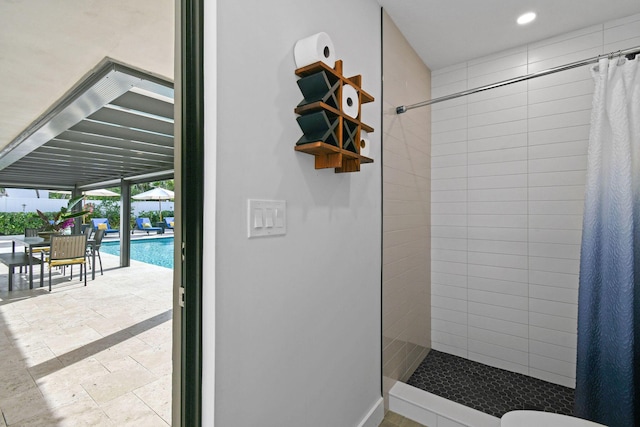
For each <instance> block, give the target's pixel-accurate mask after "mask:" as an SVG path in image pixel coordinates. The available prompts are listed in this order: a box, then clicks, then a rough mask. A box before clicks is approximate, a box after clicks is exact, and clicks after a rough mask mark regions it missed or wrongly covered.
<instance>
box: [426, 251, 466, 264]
mask: <svg viewBox="0 0 640 427" xmlns="http://www.w3.org/2000/svg"><path fill="white" fill-rule="evenodd" d="M431 259H432V260H434V261H451V262H460V263H466V262H467V251H455V250H449V249H440V248H431Z"/></svg>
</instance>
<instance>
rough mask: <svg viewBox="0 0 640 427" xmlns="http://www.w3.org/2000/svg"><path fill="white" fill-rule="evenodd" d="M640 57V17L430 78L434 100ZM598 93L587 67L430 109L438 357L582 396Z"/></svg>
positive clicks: (434, 313) (434, 342) (467, 64)
mask: <svg viewBox="0 0 640 427" xmlns="http://www.w3.org/2000/svg"><path fill="white" fill-rule="evenodd" d="M638 45H640V15H634V16H631V17H627V18H625V19H621V20H617V21H614V22H608V23H605V24H602V25H596V26H593V27H590V28H586V29H583V30H580V31H574V32H571V33H568V34H565V35H563V36H560V37H555V38H553V39H548V40H545V41H542V42H539V43H534V44H530V45H527V46H523V47H520V48H517V49H513V50H509V51H505V52H502V53H500V54H497V55H492V56H489V57H484V58H480V59H476V60H473V61H468V62H465V63H463V64H459V65H456V66H452V67H448V68H446V69H442V70H437V71H434V72H433V73H432V97H434V98H435V97H439V96H443V95H446V94H449V93H454V92H458V91H461V90H465V89H470V88H474V87H478V86H482V85H485V84H489V83H494V82H497V81H501V80H505V79H509V78H512V77H517V76H521V75H525V74H529V73H532V72H535V71H540V70H544V69H548V68H551V67H555V66H558V65H563V64H567V63H570V62H574V61H577V60H581V59H585V58H589V57H593V56H596V55H599V54H602V53H608V52H611V51H615V50H618V49H625V48H630V47H634V46H638ZM592 93H593V81H592V78H591V74H590V67H588V66H587V67H582V68H576V69H573V70H570V71H564V72H560V73H557V74H553V75H550V76H546V77H540V78H536V79H533V80H529V81H526V82H521V83H517V84H513V85H510V86H505V87H502V88H498V89H492V90H489V91H486V92H481V93H477V94H474V95H471V96H467V97H463V98H458V99H455V100H452V101H446V102H442V103H439V104H434V105H433V107H432V120H433V121H432V164H431V166H432V170H431V178H432V183H431V185H432V193H431V202H432V203H431V210H432V217H431V221H432V227H431V245H432V257H431V259H432V262H431V268H432V274H431V281H432V285H431V286H432V298H431V310H432V345H433V348H434V349H437V350H441V351H444V352H448V353H452V354H455V355H458V356H462V357H467V358H469V359H472V360H476V361H479V362H483V363H486V364H488V365H492V366H496V367H499V368H503V369H507V370H511V371H515V372H519V373H524V374H528V375H531V376H533V377H537V378H541V379H544V380H547V381H551V382H554V383H558V384H562V385H565V386H570V387H573V386H574V385H575V359H576V328H577V325H576V316H577V294H578V292H577V289H578V270H579V255H580V238H581V228H582V212H583V203H584V181H585V174H586V171H585V169H586V159H587V157H586V155H587V142H588V135H589V122H590V114H591V98H592Z"/></svg>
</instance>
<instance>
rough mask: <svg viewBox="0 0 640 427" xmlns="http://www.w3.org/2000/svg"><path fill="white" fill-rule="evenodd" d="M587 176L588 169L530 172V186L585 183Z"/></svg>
mask: <svg viewBox="0 0 640 427" xmlns="http://www.w3.org/2000/svg"><path fill="white" fill-rule="evenodd" d="M586 178H587V171H586V170H578V171H568V172H543V173H531V174H529V186H530V187H549V186H553V185H557V186H562V185H584V183H585V181H586Z"/></svg>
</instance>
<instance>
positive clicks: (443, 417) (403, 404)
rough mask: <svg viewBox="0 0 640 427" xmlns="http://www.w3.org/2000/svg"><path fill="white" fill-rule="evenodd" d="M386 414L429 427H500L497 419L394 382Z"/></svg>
mask: <svg viewBox="0 0 640 427" xmlns="http://www.w3.org/2000/svg"><path fill="white" fill-rule="evenodd" d="M389 410H390V411H393V412H395V413H397V414H399V415H402V416H403V417H405V418H409V419H411V420H413V421H416V422H418V423H420V424H424V425H427V426H429V427H500V419H499V418H496V417H492V416H491V415H488V414H485V413H484V412H480V411H477V410H475V409H472V408H468V407H466V406H464V405H461V404H459V403H456V402H452V401H451V400H447V399H445V398H442V397H440V396H436V395H435V394H433V393H429V392H426V391H424V390H420V389H418V388H416V387H412V386H410V385H407V384H405V383H402V382H397V383H396V384H395V385H394V386H393V387H392V388H391V390H389Z"/></svg>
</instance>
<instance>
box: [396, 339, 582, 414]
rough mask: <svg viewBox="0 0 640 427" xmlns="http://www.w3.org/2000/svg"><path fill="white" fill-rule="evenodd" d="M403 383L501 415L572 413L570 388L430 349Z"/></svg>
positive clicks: (485, 411) (571, 391) (572, 395)
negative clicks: (534, 411) (523, 412)
mask: <svg viewBox="0 0 640 427" xmlns="http://www.w3.org/2000/svg"><path fill="white" fill-rule="evenodd" d="M407 384H409V385H411V386H413V387H417V388H419V389H422V390H425V391H428V392H429V393H433V394H436V395H438V396H441V397H444V398H445V399H448V400H452V401H454V402H457V403H460V404H462V405H465V406H468V407H470V408H473V409H477V410H478V411H482V412H484V413H487V414H489V415H493V416H494V417H498V418H500V417H502V415H504V414H505V413H507V412H509V411H514V410H519V409H528V410H536V411H546V412H554V413H556V414H563V415H573V401H574V394H573V389H572V388H568V387H563V386H560V385H557V384H552V383H549V382H546V381H542V380H539V379H536V378H532V377H529V376H526V375H522V374H517V373H515V372H509V371H505V370H503V369H498V368H494V367H491V366H487V365H484V364H482V363H478V362H474V361H472V360H467V359H464V358H462V357H458V356H453V355H451V354H447V353H442V352H440V351H436V350H431V351H430V352H429V354H428V355H427V357H426V358H425V359H424V360H423V361H422V363H421V364H420V366H418V369H416V371H415V372H414V373H413V375H412V376H411V378H409V381H407Z"/></svg>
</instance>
